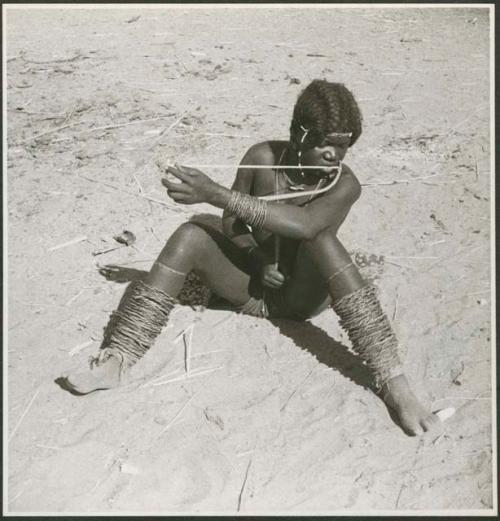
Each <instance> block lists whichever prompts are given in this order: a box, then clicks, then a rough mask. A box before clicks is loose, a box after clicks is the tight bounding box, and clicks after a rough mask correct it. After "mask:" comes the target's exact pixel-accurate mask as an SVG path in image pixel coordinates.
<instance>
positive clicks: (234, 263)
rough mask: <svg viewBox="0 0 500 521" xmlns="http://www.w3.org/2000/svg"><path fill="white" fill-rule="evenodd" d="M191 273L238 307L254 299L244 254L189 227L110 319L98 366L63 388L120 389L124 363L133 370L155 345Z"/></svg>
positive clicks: (217, 236) (212, 233)
mask: <svg viewBox="0 0 500 521" xmlns="http://www.w3.org/2000/svg"><path fill="white" fill-rule="evenodd" d="M192 270H194V271H195V272H196V273H197V274H198V275H199V276H200V278H201V279H202V280H203V282H204V283H205V284H206V285H207V286H208V287H209V288H210V289H211V290H212V291H214V292H215V293H217V294H218V295H219V296H221V297H223V298H225V299H226V300H228V301H230V302H231V303H233V304H235V305H242V304H244V303H246V302H247V301H248V299H249V298H250V295H249V292H248V289H249V282H250V275H249V273H248V271H249V266H248V261H247V259H246V258H245V257H244V255H242V253H241V251H240V250H239V249H238V248H237V247H236V246H235V245H234V244H233V243H232V242H231V241H230V240H229V239H227V238H226V237H224V236H223V234H221V233H220V232H219V231H217V230H216V229H214V228H211V227H206V226H201V225H198V224H195V223H185V224H183V225H181V226H180V227H179V228H178V229H177V230H176V231H175V232H174V233H173V235H172V236H171V237H170V238H169V240H168V241H167V244H166V245H165V247H164V248H163V250H162V252H161V253H160V255H159V257H158V259H157V260H156V261H155V263H154V264H153V267H152V269H151V271H150V272H149V273H148V275H147V277H146V279H145V280H144V282H142V281H141V282H139V283H138V285H137V286H135V287H133V288H132V291H131V292H130V295H126V296H124V299H123V301H122V303H120V305H119V307H118V310H117V311H116V312H115V313H114V314H113V315H112V318H111V321H113V324H112V327H110V333H109V335H108V336H107V337H106V338H105V340H104V342H103V346H102V347H101V350H100V354H99V356H98V357H97V363H96V364H94V365H95V366H96V367H94V368H92V367H91V370H89V371H86V372H83V373H77V374H73V375H69V376H67V377H66V381H65V384H64V385H65V386H66V387H67V388H68V389H69V390H71V391H73V392H77V393H80V394H87V393H89V392H92V391H95V390H97V389H109V388H111V387H115V386H116V385H119V383H120V377H121V372H122V370H123V368H124V363H125V368H128V367H130V366H131V365H133V363H135V362H137V361H138V360H139V359H140V358H141V357H142V356H143V355H144V353H145V351H146V350H147V349H149V347H150V346H151V345H152V343H153V341H154V339H155V337H156V336H157V335H158V334H159V333H160V331H161V329H162V328H163V327H164V326H165V325H166V322H167V320H168V314H169V312H170V310H171V308H172V307H173V305H174V303H175V297H177V295H178V294H179V292H180V291H181V289H182V286H183V283H184V279H185V277H186V274H187V273H189V272H190V271H192Z"/></svg>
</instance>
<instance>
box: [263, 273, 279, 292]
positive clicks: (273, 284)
mask: <svg viewBox="0 0 500 521" xmlns="http://www.w3.org/2000/svg"><path fill="white" fill-rule="evenodd" d="M263 282H264V283H265V284H266V285H267V286H269V287H270V288H276V289H277V288H281V286H283V281H282V280H277V279H275V278H274V277H270V276H266V277H264V279H263Z"/></svg>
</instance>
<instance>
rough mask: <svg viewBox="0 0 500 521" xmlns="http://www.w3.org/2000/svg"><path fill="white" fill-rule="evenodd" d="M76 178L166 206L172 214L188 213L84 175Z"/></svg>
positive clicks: (163, 202) (180, 208)
mask: <svg viewBox="0 0 500 521" xmlns="http://www.w3.org/2000/svg"><path fill="white" fill-rule="evenodd" d="M78 177H79V178H81V179H85V180H86V181H90V182H91V183H96V184H99V185H103V186H107V187H108V188H113V190H118V191H119V192H122V193H124V194H128V195H133V196H134V197H141V198H142V199H147V200H148V201H152V202H153V203H157V204H161V205H162V206H166V207H167V208H169V209H170V210H172V211H173V212H177V213H185V214H186V213H190V212H189V211H187V210H184V208H182V207H180V206H172V205H171V204H168V203H167V202H165V201H161V200H160V199H156V198H154V197H150V196H149V195H144V194H138V193H136V192H131V191H129V190H124V189H123V188H120V187H119V186H115V185H113V184H111V183H107V182H105V181H98V180H97V179H92V178H90V177H86V176H84V175H79V176H78Z"/></svg>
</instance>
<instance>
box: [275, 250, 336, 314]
mask: <svg viewBox="0 0 500 521" xmlns="http://www.w3.org/2000/svg"><path fill="white" fill-rule="evenodd" d="M282 291H283V300H284V304H285V305H286V307H287V308H288V309H289V310H290V311H292V312H293V313H295V314H298V315H299V316H303V317H312V316H314V315H316V314H318V313H319V312H321V311H322V310H323V309H325V308H326V307H327V306H328V304H329V302H330V296H329V293H328V285H327V284H326V281H325V279H324V278H323V277H322V275H321V273H320V272H319V270H318V266H317V264H316V262H315V261H314V258H313V255H312V254H311V252H310V251H309V249H308V248H307V246H306V244H305V243H301V244H300V246H299V248H298V250H297V256H296V258H295V263H294V266H293V269H292V273H291V276H290V278H289V279H288V280H287V282H286V284H285V286H284V287H283V290H282Z"/></svg>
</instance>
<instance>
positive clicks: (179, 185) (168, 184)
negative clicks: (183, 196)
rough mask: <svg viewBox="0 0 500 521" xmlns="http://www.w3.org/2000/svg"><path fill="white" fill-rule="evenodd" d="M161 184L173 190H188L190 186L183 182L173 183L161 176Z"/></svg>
mask: <svg viewBox="0 0 500 521" xmlns="http://www.w3.org/2000/svg"><path fill="white" fill-rule="evenodd" d="M161 184H162V185H163V186H165V187H166V188H167V190H174V191H175V192H185V193H187V192H189V191H190V187H189V186H187V185H186V184H185V183H174V182H173V181H169V180H168V179H166V178H162V180H161Z"/></svg>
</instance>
